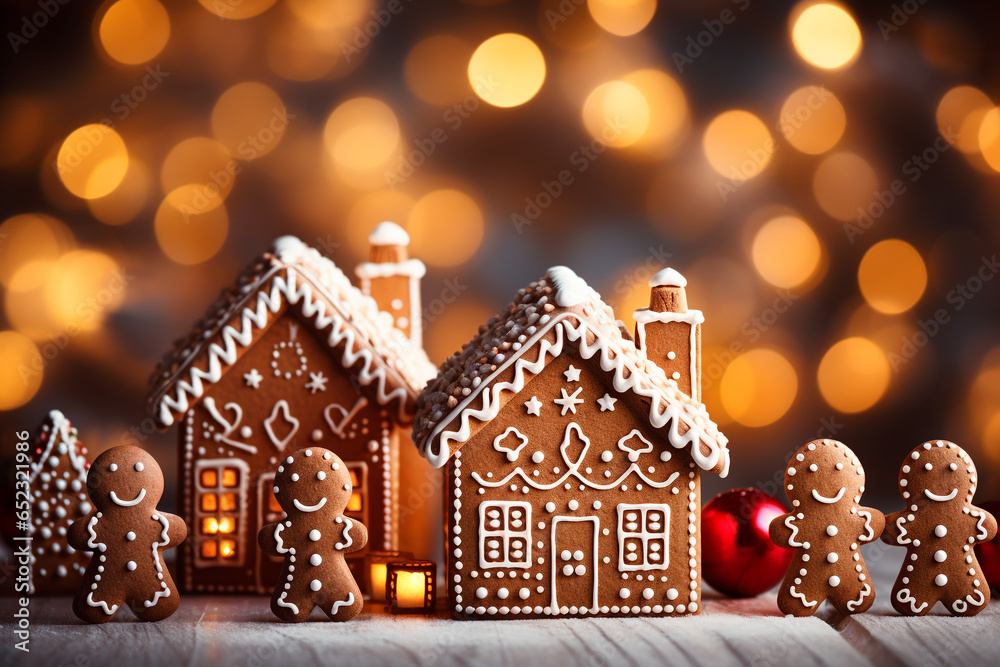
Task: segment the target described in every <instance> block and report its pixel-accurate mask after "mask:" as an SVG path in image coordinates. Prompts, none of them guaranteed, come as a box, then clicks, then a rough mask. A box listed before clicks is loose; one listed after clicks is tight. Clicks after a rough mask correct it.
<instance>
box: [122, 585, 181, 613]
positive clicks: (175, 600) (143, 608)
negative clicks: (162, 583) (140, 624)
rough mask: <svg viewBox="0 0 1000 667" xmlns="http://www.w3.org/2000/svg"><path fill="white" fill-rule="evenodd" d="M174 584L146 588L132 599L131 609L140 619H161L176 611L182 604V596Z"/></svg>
mask: <svg viewBox="0 0 1000 667" xmlns="http://www.w3.org/2000/svg"><path fill="white" fill-rule="evenodd" d="M171 589H173V586H170V587H168V588H166V589H163V588H158V589H156V590H145V591H142V592H141V593H140V594H138V595H136V596H135V597H134V598H133V600H134V602H132V601H130V604H129V609H131V610H132V613H133V614H135V617H136V618H138V619H139V620H140V621H159V620H162V619H164V618H166V617H168V616H170V615H171V614H173V613H174V612H175V611H177V608H178V607H179V606H180V604H181V599H180V596H179V595H177V591H176V590H171Z"/></svg>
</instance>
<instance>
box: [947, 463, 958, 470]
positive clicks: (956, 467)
mask: <svg viewBox="0 0 1000 667" xmlns="http://www.w3.org/2000/svg"><path fill="white" fill-rule="evenodd" d="M948 469H949V470H958V464H957V463H952V464H951V465H950V466H948Z"/></svg>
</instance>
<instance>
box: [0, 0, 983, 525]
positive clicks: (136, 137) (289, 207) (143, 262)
mask: <svg viewBox="0 0 1000 667" xmlns="http://www.w3.org/2000/svg"><path fill="white" fill-rule="evenodd" d="M45 7H48V8H49V9H48V11H49V14H53V13H54V15H49V14H46V13H45ZM53 7H55V8H56V9H53ZM3 11H4V14H5V22H4V28H5V33H6V34H7V39H6V41H7V42H8V44H6V45H5V51H4V63H5V67H4V70H3V75H2V76H3V93H2V96H0V138H2V150H0V178H2V181H3V186H4V191H5V194H4V196H3V198H2V202H3V211H2V212H0V221H2V222H0V286H2V287H0V298H2V315H0V427H2V435H0V438H2V441H3V443H4V447H5V452H8V453H9V451H10V450H9V449H8V448H9V447H10V445H9V443H11V442H12V440H13V433H14V432H15V431H18V430H21V429H32V430H33V429H34V428H35V427H36V426H37V424H38V423H39V421H40V420H41V418H42V416H43V414H44V413H45V412H46V411H47V410H48V409H50V408H52V407H58V408H60V409H62V410H63V411H64V412H65V413H66V414H67V416H69V417H70V418H71V419H72V420H73V422H74V424H75V425H76V426H78V428H79V430H80V433H81V438H82V439H83V441H84V442H85V443H86V444H87V445H88V446H89V448H90V450H91V452H92V454H96V453H97V452H99V451H101V450H103V449H105V448H107V447H110V446H112V445H115V444H119V443H121V442H123V441H124V440H123V439H126V440H127V439H128V438H130V437H131V438H138V440H139V441H141V442H142V443H143V444H144V446H146V447H148V448H149V449H150V450H151V451H153V452H154V454H156V455H157V456H158V457H160V459H161V461H162V462H163V464H164V469H165V472H166V474H167V475H168V477H170V478H172V477H174V476H175V472H176V471H175V459H174V442H175V437H176V435H175V434H174V433H169V434H166V435H164V434H156V433H152V432H151V428H150V422H148V421H146V422H145V423H144V422H143V420H144V418H145V395H146V379H147V377H148V375H149V374H150V372H151V370H152V368H153V366H154V364H155V362H156V360H157V359H158V358H159V356H160V355H162V354H163V353H164V352H165V351H166V350H167V348H168V347H169V345H170V343H171V341H172V340H173V339H174V338H175V337H178V336H181V335H183V334H185V333H187V331H188V328H189V326H190V325H191V323H192V322H193V321H194V320H195V319H196V317H197V316H198V315H199V314H200V313H201V311H202V310H203V309H204V308H205V307H206V306H207V305H208V304H209V303H210V302H211V301H212V300H213V298H214V297H215V295H216V293H217V292H218V290H219V289H221V288H222V287H224V286H226V285H228V284H229V283H230V282H231V281H232V280H233V279H234V277H235V275H236V273H237V272H238V271H239V270H240V269H241V268H242V267H243V266H244V265H245V264H246V263H248V262H249V261H250V260H251V259H252V258H253V257H254V256H255V255H256V254H258V253H259V252H260V251H262V250H263V249H264V248H266V247H267V245H268V244H269V242H270V241H271V240H272V239H273V238H274V237H276V236H278V235H281V234H289V233H293V234H296V235H299V236H300V237H301V238H303V239H304V240H306V241H307V242H309V243H311V244H313V245H315V246H317V247H319V248H320V249H321V250H322V251H323V252H325V253H327V254H328V255H330V256H331V257H332V258H333V259H334V260H335V261H336V262H337V263H338V264H339V265H341V266H342V267H343V268H344V269H345V270H346V271H347V272H348V273H349V274H350V273H352V269H353V266H354V265H355V264H356V263H357V262H358V261H360V260H361V259H363V257H364V256H365V254H366V252H367V245H366V236H367V234H368V232H369V231H370V229H371V228H372V227H373V226H374V225H375V224H376V223H377V222H379V221H381V220H384V219H390V220H395V221H397V222H399V223H400V224H402V225H404V226H405V227H406V228H407V229H408V231H409V233H410V235H411V236H412V239H413V244H412V247H411V251H412V254H413V255H414V256H416V257H419V258H421V259H422V260H423V261H424V262H425V263H426V264H427V265H428V268H429V273H428V276H427V277H426V279H425V280H424V283H423V299H424V308H425V319H426V322H425V326H426V336H425V340H426V344H427V347H428V351H429V354H430V356H431V358H432V360H434V361H435V362H441V361H442V360H444V359H445V358H446V357H447V355H448V354H450V353H451V352H452V351H454V350H456V349H457V348H458V347H459V346H460V345H461V344H462V343H463V342H464V341H466V340H468V339H469V338H470V337H471V336H472V335H473V333H474V332H475V330H476V328H477V327H478V325H479V324H480V323H482V322H484V321H485V320H486V319H487V318H488V317H489V316H490V315H491V314H493V313H495V312H496V311H498V310H499V309H500V308H501V307H502V306H503V305H504V304H505V303H506V302H507V301H508V300H509V299H510V298H511V296H512V295H513V293H514V292H515V291H516V290H517V289H518V288H519V287H521V286H523V285H525V284H526V283H528V282H530V281H531V280H534V279H536V278H537V277H539V276H540V275H541V274H542V273H543V272H544V270H545V268H546V267H548V266H549V265H553V264H557V263H564V264H568V265H570V266H572V267H573V268H574V269H575V270H576V271H577V272H578V273H580V274H581V275H582V276H583V277H585V278H586V279H587V280H588V281H589V282H590V283H591V284H592V285H593V286H594V287H595V288H597V289H598V291H600V292H601V293H602V295H603V296H604V297H605V299H606V300H607V301H608V302H609V303H611V304H612V305H613V306H614V307H615V309H616V311H617V313H618V314H619V316H620V317H621V318H622V319H623V320H625V321H626V322H627V323H629V324H630V325H631V317H630V314H631V312H632V310H634V309H635V308H636V307H639V306H642V305H645V301H646V299H647V297H648V288H647V286H646V280H647V279H648V277H649V276H650V275H651V274H652V273H654V272H655V271H657V270H659V269H660V268H662V267H663V266H664V265H670V266H673V267H675V268H677V269H678V270H680V271H681V272H682V273H684V274H685V275H686V277H687V278H688V280H689V286H688V295H689V301H690V303H691V305H692V307H695V308H701V309H703V310H704V311H705V315H706V324H705V325H704V377H705V397H706V402H707V404H708V407H709V409H710V411H711V414H712V415H713V417H714V418H715V419H716V420H717V421H718V422H719V424H720V425H721V426H722V427H723V429H724V430H725V432H726V433H727V434H728V436H729V438H730V441H731V447H732V449H733V450H734V464H733V470H732V474H731V475H730V478H729V479H726V480H717V479H715V478H714V477H711V476H709V477H706V483H707V489H706V497H707V495H710V494H711V493H713V492H715V491H717V490H720V489H722V488H728V487H731V486H738V485H751V484H760V485H763V487H764V488H765V490H769V491H771V492H774V491H775V487H774V486H773V483H774V481H775V480H778V481H779V483H780V474H781V471H782V470H783V465H784V458H785V457H787V456H788V454H789V453H790V452H791V451H792V450H794V449H795V448H797V447H799V446H800V445H801V444H803V443H804V442H806V441H807V440H810V439H812V438H814V437H817V436H818V435H826V436H835V437H837V438H838V439H841V440H844V441H845V442H846V443H847V444H848V445H850V446H851V447H853V448H854V449H855V451H857V452H858V454H859V455H860V456H861V458H862V461H863V462H864V464H865V465H866V467H867V468H868V472H869V480H870V481H869V485H868V486H869V489H870V491H872V492H873V493H874V495H875V496H876V500H877V499H881V502H882V504H883V505H884V507H883V509H888V508H889V507H891V506H893V505H895V504H896V501H895V499H894V493H895V473H896V469H897V466H898V464H899V459H900V457H902V456H903V455H904V453H905V452H907V451H909V449H910V448H912V447H913V446H915V445H916V444H918V443H919V442H921V441H923V440H925V439H929V438H937V437H943V438H948V439H952V440H955V441H956V442H958V443H960V444H961V445H963V446H964V447H966V448H967V449H968V450H969V451H970V453H971V454H972V455H973V457H974V458H975V459H976V460H977V462H978V464H979V468H980V473H981V476H982V480H983V482H984V487H983V490H982V492H981V493H982V495H983V497H984V498H985V497H993V498H996V497H998V496H1000V490H998V484H1000V310H998V308H997V304H998V302H1000V280H991V279H992V278H993V277H995V275H996V273H997V272H998V271H1000V266H998V265H995V264H994V263H992V260H991V259H990V258H992V257H993V256H994V252H995V250H996V247H997V242H998V231H1000V227H998V226H997V223H996V218H997V212H998V211H1000V198H998V192H1000V191H998V189H997V187H996V185H997V183H998V180H997V179H998V172H1000V108H997V107H996V106H995V105H994V100H997V101H1000V81H998V72H1000V50H998V48H997V47H996V35H995V33H996V26H997V25H998V19H1000V7H998V6H997V5H995V4H992V3H970V4H969V5H968V6H967V7H965V6H962V5H955V4H945V3H938V4H933V3H928V4H926V5H924V4H921V3H918V2H896V3H894V4H891V3H888V2H887V3H870V2H866V3H861V2H854V3H851V4H849V5H848V4H838V3H827V2H812V1H806V2H802V3H798V4H796V3H793V2H768V3H764V2H757V1H756V0H753V1H751V0H710V1H703V2H698V3H682V2H656V0H589V1H588V0H543V1H542V2H537V1H531V2H515V1H514V0H507V1H506V2H504V1H503V0H468V1H466V2H457V1H456V2H444V1H442V2H430V1H429V0H425V1H419V0H414V1H412V2H410V1H407V0H390V1H389V2H388V3H385V2H376V1H375V0H197V1H196V0H171V1H170V2H167V1H166V0H108V1H106V2H103V3H99V2H87V1H80V2H69V3H67V4H60V3H59V2H56V1H55V0H52V1H51V2H48V3H46V2H39V1H38V0H7V2H5V3H4V10H3ZM983 258H986V259H987V260H989V261H985V262H984V259H983ZM420 474H421V475H423V474H424V473H423V471H421V472H420ZM170 494H172V487H171V485H170V484H169V483H168V497H167V501H166V503H167V504H168V506H169V505H171V504H172V503H173V498H172V497H171V495H170Z"/></svg>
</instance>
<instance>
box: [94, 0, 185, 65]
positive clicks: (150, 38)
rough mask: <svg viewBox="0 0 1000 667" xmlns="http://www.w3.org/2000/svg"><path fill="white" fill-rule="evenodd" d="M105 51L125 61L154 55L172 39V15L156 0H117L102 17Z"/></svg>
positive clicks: (140, 60)
mask: <svg viewBox="0 0 1000 667" xmlns="http://www.w3.org/2000/svg"><path fill="white" fill-rule="evenodd" d="M98 34H99V35H100V39H101V46H102V47H103V48H104V51H105V52H106V53H107V54H108V55H109V56H110V57H112V58H113V59H115V60H117V61H118V62H120V63H123V64H125V65H138V64H141V63H144V62H149V61H150V60H152V59H153V58H155V57H156V56H157V55H158V54H159V53H160V51H162V50H163V47H165V46H166V45H167V41H168V40H169V39H170V16H169V15H168V14H167V10H166V8H165V7H164V6H163V5H161V4H160V3H159V2H158V1H157V0H118V1H117V2H115V3H114V4H113V5H111V6H110V7H108V11H107V12H105V13H104V16H103V17H102V18H101V23H100V26H99V27H98Z"/></svg>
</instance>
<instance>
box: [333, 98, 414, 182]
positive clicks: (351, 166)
mask: <svg viewBox="0 0 1000 667" xmlns="http://www.w3.org/2000/svg"><path fill="white" fill-rule="evenodd" d="M399 139H400V130H399V121H398V120H397V119H396V114H395V113H394V112H393V110H392V109H391V108H390V107H389V105H388V104H386V103H385V102H383V101H381V100H377V99H375V98H373V97H356V98H354V99H351V100H348V101H346V102H344V103H343V104H340V105H339V106H338V107H337V108H336V109H334V110H333V113H331V114H330V117H329V118H328V119H327V121H326V127H325V128H324V130H323V140H324V142H325V145H326V150H327V152H328V153H329V155H330V157H331V158H332V160H333V163H334V165H335V166H336V167H337V168H338V170H340V169H343V170H345V171H350V172H366V171H372V170H376V169H378V168H379V167H382V166H383V165H385V164H386V163H387V162H388V161H389V160H391V159H392V158H393V157H394V156H395V155H396V152H397V150H398V149H399Z"/></svg>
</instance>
